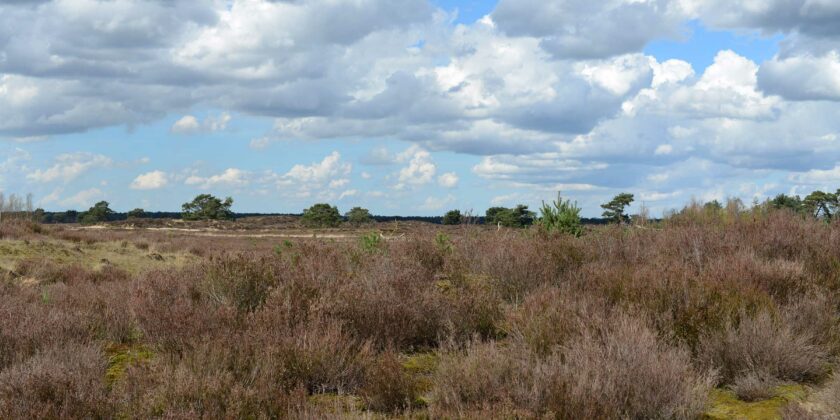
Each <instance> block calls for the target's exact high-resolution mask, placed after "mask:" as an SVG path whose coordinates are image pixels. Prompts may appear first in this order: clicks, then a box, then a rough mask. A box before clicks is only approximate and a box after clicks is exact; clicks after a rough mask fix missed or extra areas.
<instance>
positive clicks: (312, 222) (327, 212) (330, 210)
mask: <svg viewBox="0 0 840 420" xmlns="http://www.w3.org/2000/svg"><path fill="white" fill-rule="evenodd" d="M301 220H302V221H303V224H304V225H306V226H308V227H336V226H338V225H339V224H340V223H341V213H339V212H338V208H337V207H335V206H331V205H329V204H327V203H319V204H315V205H313V206H312V207H310V208H308V209H306V210H304V211H303V217H302V218H301Z"/></svg>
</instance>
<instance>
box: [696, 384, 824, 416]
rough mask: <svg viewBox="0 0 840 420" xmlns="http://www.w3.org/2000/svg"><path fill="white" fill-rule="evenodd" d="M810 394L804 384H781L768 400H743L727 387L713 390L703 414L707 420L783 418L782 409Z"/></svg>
mask: <svg viewBox="0 0 840 420" xmlns="http://www.w3.org/2000/svg"><path fill="white" fill-rule="evenodd" d="M807 396H808V388H807V387H806V386H804V385H798V384H791V385H781V386H778V387H776V388H775V389H774V396H773V397H772V398H770V399H767V400H762V401H753V402H746V401H741V400H739V399H738V397H737V396H735V393H734V392H732V391H730V390H725V389H715V390H712V393H711V395H709V410H708V411H706V413H705V415H704V416H703V418H704V419H707V420H729V419H732V420H735V419H738V420H772V419H781V418H782V417H781V412H780V411H781V409H782V407H784V406H785V405H787V404H789V403H791V402H794V401H803V400H805V398H806V397H807Z"/></svg>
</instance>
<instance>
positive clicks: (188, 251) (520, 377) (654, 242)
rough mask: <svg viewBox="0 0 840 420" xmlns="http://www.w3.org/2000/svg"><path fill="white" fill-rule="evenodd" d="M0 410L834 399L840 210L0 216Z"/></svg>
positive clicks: (85, 413)
mask: <svg viewBox="0 0 840 420" xmlns="http://www.w3.org/2000/svg"><path fill="white" fill-rule="evenodd" d="M0 236H2V237H1V238H0V418H43V417H62V418H114V417H125V418H150V417H165V418H242V417H244V418H287V417H296V418H300V417H304V418H336V417H340V418H387V417H408V418H477V417H485V418H534V417H540V418H542V417H547V418H567V419H577V418H711V419H724V418H790V419H794V418H797V419H798V418H837V417H838V416H840V377H836V378H835V375H834V372H835V370H836V367H837V356H838V355H840V329H838V320H840V224H838V223H833V224H827V223H825V222H823V221H818V220H813V219H810V218H806V217H801V216H798V215H794V214H792V213H788V212H786V211H771V212H750V211H745V212H727V211H726V210H720V211H714V212H709V211H704V210H702V209H694V210H691V211H687V212H684V213H683V214H679V215H676V216H674V217H671V218H669V219H667V220H665V221H663V222H662V223H657V224H652V225H651V224H649V225H646V226H628V227H619V226H603V227H593V228H589V229H588V230H587V231H586V232H585V233H584V234H583V235H582V236H581V237H579V238H576V237H573V236H567V235H557V234H548V233H545V232H542V231H540V230H539V229H538V228H536V227H533V228H530V229H497V228H495V227H493V228H491V227H483V226H469V225H462V226H439V225H431V224H424V223H380V224H375V225H367V226H363V227H359V228H350V227H347V228H337V229H324V230H307V229H304V228H301V227H299V226H298V225H297V224H296V223H295V222H294V220H280V219H277V220H250V221H249V220H244V221H237V222H216V223H204V222H194V223H187V222H180V221H166V220H158V221H144V222H143V223H142V224H141V223H133V224H128V223H113V224H110V225H105V226H104V227H102V226H97V227H94V228H84V227H79V226H75V225H62V226H48V225H43V226H42V225H35V224H31V223H28V222H20V221H13V222H11V223H6V224H4V225H0Z"/></svg>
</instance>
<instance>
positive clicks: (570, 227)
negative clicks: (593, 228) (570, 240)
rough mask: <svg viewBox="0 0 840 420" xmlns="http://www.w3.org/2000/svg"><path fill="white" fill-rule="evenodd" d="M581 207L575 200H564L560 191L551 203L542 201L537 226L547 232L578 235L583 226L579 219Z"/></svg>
mask: <svg viewBox="0 0 840 420" xmlns="http://www.w3.org/2000/svg"><path fill="white" fill-rule="evenodd" d="M580 211H581V208H580V207H578V204H577V202H572V200H569V199H566V200H564V199H563V197H562V196H560V193H559V192H558V193H557V199H556V200H554V202H552V203H551V204H546V202H545V201H543V203H542V207H541V208H540V219H539V221H538V223H539V226H540V227H541V228H542V229H545V230H546V231H548V232H559V233H564V234H568V235H572V236H580V235H581V233H582V232H583V226H582V225H581V221H580Z"/></svg>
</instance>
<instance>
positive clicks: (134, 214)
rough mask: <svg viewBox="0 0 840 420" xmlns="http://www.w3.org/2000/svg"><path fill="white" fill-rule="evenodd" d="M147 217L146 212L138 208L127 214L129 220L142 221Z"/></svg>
mask: <svg viewBox="0 0 840 420" xmlns="http://www.w3.org/2000/svg"><path fill="white" fill-rule="evenodd" d="M145 215H146V211H145V210H143V209H141V208H136V209H134V210H131V211H130V212H128V213H127V214H126V216H127V217H128V218H129V219H142V218H143V217H144V216H145Z"/></svg>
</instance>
